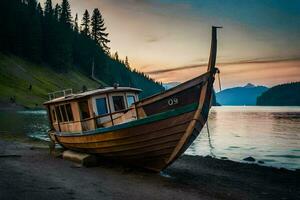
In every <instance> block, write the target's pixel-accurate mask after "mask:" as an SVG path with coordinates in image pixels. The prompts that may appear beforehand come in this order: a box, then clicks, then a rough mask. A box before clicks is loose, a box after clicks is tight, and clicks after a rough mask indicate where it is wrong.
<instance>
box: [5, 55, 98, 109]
mask: <svg viewBox="0 0 300 200" xmlns="http://www.w3.org/2000/svg"><path fill="white" fill-rule="evenodd" d="M0 77H1V78H0V101H1V102H2V103H3V102H6V103H7V102H12V99H11V98H13V99H15V101H16V104H19V105H22V106H25V107H29V108H35V107H38V108H40V107H42V103H43V102H44V101H45V100H47V99H48V96H47V94H48V93H49V92H53V91H57V90H61V89H66V88H73V89H74V90H75V91H78V90H81V89H82V86H83V85H85V86H86V87H87V88H97V87H99V84H98V83H96V82H94V81H92V80H91V79H89V78H87V77H86V76H85V75H83V74H81V73H80V72H78V71H70V72H68V73H65V74H58V73H56V72H55V71H53V70H52V69H51V68H48V67H41V66H40V65H35V64H32V63H30V62H27V61H24V60H23V59H20V58H18V57H15V56H6V55H3V54H0ZM30 85H31V86H32V89H31V90H30V89H29V87H30Z"/></svg>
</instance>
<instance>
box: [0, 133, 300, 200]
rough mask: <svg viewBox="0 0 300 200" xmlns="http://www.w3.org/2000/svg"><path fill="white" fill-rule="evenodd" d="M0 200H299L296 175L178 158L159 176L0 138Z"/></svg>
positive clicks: (299, 177) (206, 159)
mask: <svg viewBox="0 0 300 200" xmlns="http://www.w3.org/2000/svg"><path fill="white" fill-rule="evenodd" d="M0 145H1V147H2V148H1V150H0V155H15V156H16V157H13V156H12V157H0V161H1V162H0V176H1V177H2V178H1V179H0V185H3V186H4V187H0V199H41V198H42V199H53V198H56V199H57V200H59V199H124V198H129V199H208V200H210V199H299V197H300V182H299V180H300V172H299V170H297V171H291V170H286V169H277V168H272V167H267V166H260V165H257V164H247V163H238V162H234V161H230V160H221V159H215V158H210V157H200V156H188V155H184V156H181V157H180V158H179V159H178V160H177V161H175V162H174V163H173V164H172V165H171V166H169V167H168V168H167V169H166V170H164V171H163V172H161V173H160V174H156V173H152V172H148V171H144V170H141V169H135V168H130V167H127V166H122V165H120V164H118V163H111V162H107V161H103V162H102V161H101V163H100V165H99V166H97V167H92V168H85V167H81V166H78V165H77V164H74V163H72V162H70V161H67V160H63V159H60V158H55V157H53V156H51V155H50V154H49V150H48V147H47V142H41V141H38V140H33V139H31V138H14V137H10V138H9V137H6V138H5V137H0Z"/></svg>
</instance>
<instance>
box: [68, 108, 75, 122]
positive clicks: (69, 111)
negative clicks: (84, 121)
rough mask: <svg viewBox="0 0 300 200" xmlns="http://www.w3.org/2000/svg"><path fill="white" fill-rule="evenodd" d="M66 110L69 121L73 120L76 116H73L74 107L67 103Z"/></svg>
mask: <svg viewBox="0 0 300 200" xmlns="http://www.w3.org/2000/svg"><path fill="white" fill-rule="evenodd" d="M66 111H67V115H68V119H69V122H70V121H73V120H74V118H73V113H72V108H71V105H70V104H66Z"/></svg>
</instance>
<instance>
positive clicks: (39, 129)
mask: <svg viewBox="0 0 300 200" xmlns="http://www.w3.org/2000/svg"><path fill="white" fill-rule="evenodd" d="M16 124H17V125H16ZM208 127H209V134H208V132H207V128H206V127H204V129H203V130H202V132H201V133H200V135H199V136H198V138H197V139H196V140H195V142H194V143H193V144H192V145H191V146H190V148H189V149H188V150H187V151H186V152H185V153H186V154H188V155H202V156H206V155H210V156H212V157H216V158H222V157H226V158H228V159H229V160H234V161H239V162H244V161H243V158H245V157H248V156H252V157H254V158H255V159H256V161H263V162H264V163H263V164H262V165H267V166H274V167H284V168H288V169H299V168H300V107H255V106H253V107H229V106H222V107H213V108H212V110H211V112H210V116H209V120H208ZM48 128H49V125H48V121H47V115H46V112H45V111H18V112H3V111H1V112H0V134H1V133H5V132H8V133H13V134H21V135H22V134H24V133H25V134H26V135H27V136H29V137H35V138H38V139H44V140H48V137H47V134H46V132H47V130H48Z"/></svg>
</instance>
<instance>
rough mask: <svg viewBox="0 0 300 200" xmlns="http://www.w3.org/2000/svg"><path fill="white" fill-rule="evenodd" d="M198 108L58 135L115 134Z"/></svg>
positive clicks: (195, 105)
mask: <svg viewBox="0 0 300 200" xmlns="http://www.w3.org/2000/svg"><path fill="white" fill-rule="evenodd" d="M197 108H198V104H197V103H194V104H190V105H187V106H183V107H181V108H177V109H172V110H169V111H166V112H163V113H159V114H156V115H152V116H149V117H146V118H143V119H138V120H134V121H131V122H127V123H123V124H119V125H115V126H110V127H106V128H97V129H95V130H92V131H85V132H72V133H70V132H57V134H58V135H59V136H83V135H84V136H86V135H93V134H101V133H107V132H113V131H117V130H121V129H126V128H132V127H135V126H140V125H144V124H149V123H153V122H156V121H161V120H164V119H168V118H170V117H175V116H178V115H181V114H184V113H188V112H192V111H194V110H196V109H197Z"/></svg>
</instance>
